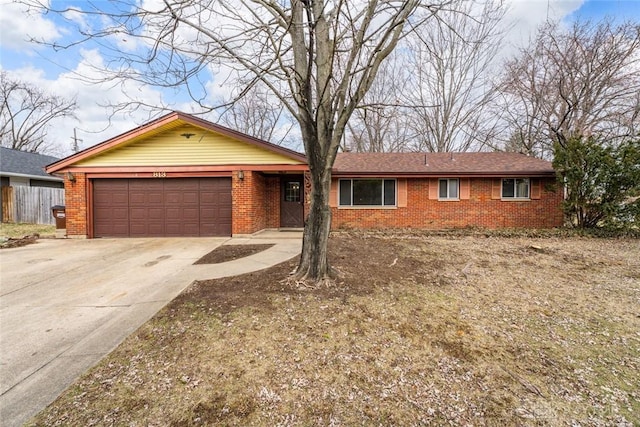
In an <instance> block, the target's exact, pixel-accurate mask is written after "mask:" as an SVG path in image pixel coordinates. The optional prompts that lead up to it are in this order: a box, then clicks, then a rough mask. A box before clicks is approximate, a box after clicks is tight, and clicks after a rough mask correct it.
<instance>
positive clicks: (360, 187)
mask: <svg viewBox="0 0 640 427" xmlns="http://www.w3.org/2000/svg"><path fill="white" fill-rule="evenodd" d="M339 191H340V193H339V202H340V206H395V205H396V180H395V179H341V180H340V190H339Z"/></svg>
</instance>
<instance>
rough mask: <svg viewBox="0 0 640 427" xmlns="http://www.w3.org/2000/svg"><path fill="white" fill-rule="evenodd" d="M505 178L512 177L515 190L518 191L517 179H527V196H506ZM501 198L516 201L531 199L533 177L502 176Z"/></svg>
mask: <svg viewBox="0 0 640 427" xmlns="http://www.w3.org/2000/svg"><path fill="white" fill-rule="evenodd" d="M505 179H511V180H513V181H514V182H513V192H514V193H516V182H515V181H516V180H518V179H525V180H526V181H527V197H517V196H515V195H514V196H513V197H508V196H504V180H505ZM500 199H501V200H504V201H507V202H508V201H516V202H521V201H526V200H531V178H502V179H500Z"/></svg>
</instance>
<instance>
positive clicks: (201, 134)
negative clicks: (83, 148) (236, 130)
mask: <svg viewBox="0 0 640 427" xmlns="http://www.w3.org/2000/svg"><path fill="white" fill-rule="evenodd" d="M183 133H193V134H195V135H193V136H191V137H190V138H189V139H187V138H185V137H183V136H180V135H181V134H183ZM233 164H258V165H261V164H289V165H294V164H301V162H299V161H297V160H294V159H291V158H289V157H286V156H283V155H281V154H278V153H274V152H271V151H268V150H265V149H262V148H260V147H257V146H255V145H252V144H247V143H245V142H242V141H239V140H236V139H233V138H229V137H227V136H224V135H220V134H217V133H214V132H210V131H206V130H203V129H200V128H197V127H194V126H190V125H185V126H181V127H179V128H175V129H172V130H169V131H166V132H162V133H159V134H157V135H152V136H150V137H148V138H144V137H142V138H141V139H138V140H137V141H133V142H131V143H128V144H127V143H125V144H123V145H121V146H119V147H116V148H114V149H112V150H109V151H107V152H104V153H102V154H100V155H97V156H96V157H93V158H89V159H86V160H83V161H80V162H78V163H77V166H188V165H233Z"/></svg>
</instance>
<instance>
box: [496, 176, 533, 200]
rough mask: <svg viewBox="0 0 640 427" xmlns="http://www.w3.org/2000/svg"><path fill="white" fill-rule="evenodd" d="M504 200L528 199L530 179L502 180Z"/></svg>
mask: <svg viewBox="0 0 640 427" xmlns="http://www.w3.org/2000/svg"><path fill="white" fill-rule="evenodd" d="M502 198H503V199H528V198H529V178H505V179H503V180H502Z"/></svg>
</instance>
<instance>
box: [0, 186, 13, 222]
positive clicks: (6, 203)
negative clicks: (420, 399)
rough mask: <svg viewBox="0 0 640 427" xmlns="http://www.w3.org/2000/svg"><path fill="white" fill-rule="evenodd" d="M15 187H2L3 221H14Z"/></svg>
mask: <svg viewBox="0 0 640 427" xmlns="http://www.w3.org/2000/svg"><path fill="white" fill-rule="evenodd" d="M13 218H14V203H13V187H10V186H9V187H2V222H13Z"/></svg>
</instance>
